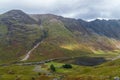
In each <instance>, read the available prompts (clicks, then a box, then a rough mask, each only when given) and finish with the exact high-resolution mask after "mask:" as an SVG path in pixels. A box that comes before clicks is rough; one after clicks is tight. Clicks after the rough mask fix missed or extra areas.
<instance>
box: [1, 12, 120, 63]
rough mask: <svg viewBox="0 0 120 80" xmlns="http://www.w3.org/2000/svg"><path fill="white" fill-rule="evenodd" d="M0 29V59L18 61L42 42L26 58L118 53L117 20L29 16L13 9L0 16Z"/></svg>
mask: <svg viewBox="0 0 120 80" xmlns="http://www.w3.org/2000/svg"><path fill="white" fill-rule="evenodd" d="M102 26H104V27H102ZM114 27H115V28H116V29H114ZM0 29H1V30H0V32H1V33H0V43H1V45H0V46H1V47H2V48H3V49H0V50H1V54H0V57H3V56H4V59H0V62H2V61H5V62H8V60H6V58H8V59H9V61H16V60H21V58H23V57H24V56H25V55H26V53H27V52H29V50H30V49H32V47H34V45H36V44H37V43H39V42H41V41H43V42H42V43H41V44H40V45H39V46H38V47H37V48H36V49H35V50H34V51H33V52H32V53H31V54H30V57H29V59H28V61H34V60H44V59H49V58H54V57H63V56H64V57H71V56H85V55H94V54H96V53H100V54H108V55H111V53H114V51H118V52H119V44H120V41H119V39H120V31H119V29H120V21H119V20H95V21H91V22H87V21H84V20H81V19H72V18H64V17H61V16H56V15H53V14H37V15H36V14H32V15H31V14H26V13H24V12H23V11H21V10H12V11H8V12H6V13H4V14H2V15H0ZM3 30H4V31H3ZM115 31H116V32H115ZM109 33H110V34H109ZM11 48H12V49H11ZM4 49H7V51H4ZM9 52H10V53H9ZM118 52H116V53H117V54H118ZM8 53H9V54H8ZM109 53H110V54H109ZM112 55H114V56H115V55H116V54H112ZM103 57H104V56H103Z"/></svg>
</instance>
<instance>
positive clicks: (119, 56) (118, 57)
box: [112, 55, 120, 61]
mask: <svg viewBox="0 0 120 80" xmlns="http://www.w3.org/2000/svg"><path fill="white" fill-rule="evenodd" d="M117 59H120V55H118V56H117V57H115V58H113V59H112V61H114V60H117Z"/></svg>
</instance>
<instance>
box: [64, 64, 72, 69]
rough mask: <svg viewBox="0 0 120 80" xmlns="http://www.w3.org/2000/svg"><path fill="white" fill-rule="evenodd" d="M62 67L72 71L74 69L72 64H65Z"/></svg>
mask: <svg viewBox="0 0 120 80" xmlns="http://www.w3.org/2000/svg"><path fill="white" fill-rule="evenodd" d="M62 67H63V68H66V69H70V68H72V65H71V64H64V65H63V66H62Z"/></svg>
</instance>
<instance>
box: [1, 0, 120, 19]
mask: <svg viewBox="0 0 120 80" xmlns="http://www.w3.org/2000/svg"><path fill="white" fill-rule="evenodd" d="M12 9H20V10H23V11H24V12H27V13H31V14H33V13H35V14H46V13H51V14H57V15H61V16H64V17H70V18H81V19H86V20H90V19H95V18H105V19H120V0H0V13H1V14H2V13H4V12H6V11H9V10H12Z"/></svg>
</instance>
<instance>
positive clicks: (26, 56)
mask: <svg viewBox="0 0 120 80" xmlns="http://www.w3.org/2000/svg"><path fill="white" fill-rule="evenodd" d="M40 43H41V42H39V43H38V44H36V45H35V46H34V47H33V48H32V49H31V50H30V51H29V52H28V53H27V54H26V55H25V57H24V58H23V59H22V60H21V61H26V60H28V58H29V57H30V54H31V53H32V52H33V51H34V50H35V49H36V48H37V47H38V46H39V45H40Z"/></svg>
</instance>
